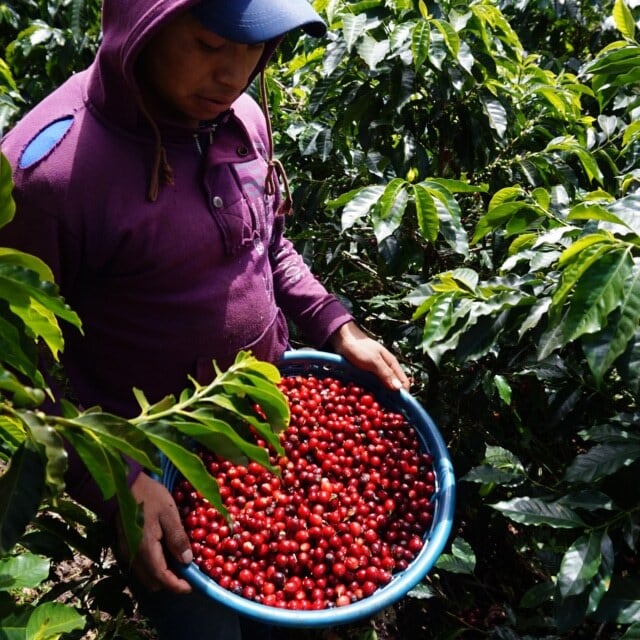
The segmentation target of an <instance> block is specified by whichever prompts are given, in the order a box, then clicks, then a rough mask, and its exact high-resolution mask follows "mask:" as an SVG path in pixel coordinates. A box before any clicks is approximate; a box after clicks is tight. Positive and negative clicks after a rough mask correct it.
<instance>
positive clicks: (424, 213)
mask: <svg viewBox="0 0 640 640" xmlns="http://www.w3.org/2000/svg"><path fill="white" fill-rule="evenodd" d="M413 198H414V204H415V207H416V217H417V219H418V227H419V229H420V233H421V234H422V237H423V238H424V239H425V240H429V241H430V242H435V241H436V239H437V237H438V229H439V227H440V220H439V218H438V211H437V209H436V205H435V203H434V198H433V196H432V195H431V192H430V191H429V190H428V189H425V188H424V186H423V185H421V184H417V185H413Z"/></svg>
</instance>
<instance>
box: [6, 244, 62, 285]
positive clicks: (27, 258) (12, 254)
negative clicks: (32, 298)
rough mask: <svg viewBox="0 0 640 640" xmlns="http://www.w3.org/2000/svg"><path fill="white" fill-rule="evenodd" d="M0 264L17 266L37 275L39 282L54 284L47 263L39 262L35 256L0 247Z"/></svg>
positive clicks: (51, 272)
mask: <svg viewBox="0 0 640 640" xmlns="http://www.w3.org/2000/svg"><path fill="white" fill-rule="evenodd" d="M0 264H3V265H12V266H13V265H18V266H20V267H24V268H25V269H28V270H29V271H34V272H35V273H37V274H38V277H39V278H40V280H46V281H48V282H54V276H53V271H51V269H50V268H49V266H48V265H47V263H46V262H43V261H42V260H40V258H38V257H37V256H33V255H31V254H29V253H24V252H23V251H18V250H17V249H8V248H6V247H0Z"/></svg>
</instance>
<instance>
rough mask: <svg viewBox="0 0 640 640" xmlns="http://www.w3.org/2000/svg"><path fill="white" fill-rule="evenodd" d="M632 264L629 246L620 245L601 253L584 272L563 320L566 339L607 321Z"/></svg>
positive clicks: (621, 296)
mask: <svg viewBox="0 0 640 640" xmlns="http://www.w3.org/2000/svg"><path fill="white" fill-rule="evenodd" d="M632 266H633V263H632V260H631V256H630V251H629V249H628V248H626V249H623V248H622V247H621V248H620V250H617V251H609V252H608V253H606V254H604V255H603V256H602V257H601V258H600V259H599V260H598V261H597V262H594V263H592V265H591V266H590V267H589V269H587V270H586V271H585V272H584V273H583V275H582V277H581V278H580V280H578V281H577V282H576V285H575V288H574V291H573V295H571V297H570V299H569V309H568V311H567V314H566V316H565V318H564V321H563V329H562V330H563V335H564V339H565V341H566V342H567V343H568V342H571V341H573V340H576V339H577V338H579V337H580V336H582V335H584V334H586V333H595V332H596V331H599V330H601V329H602V328H603V327H604V326H605V325H606V323H607V318H608V316H609V314H610V313H611V312H612V311H614V310H615V309H618V307H619V305H620V301H621V300H622V299H623V297H624V292H625V282H628V281H629V278H630V275H631V273H632ZM636 320H637V318H636Z"/></svg>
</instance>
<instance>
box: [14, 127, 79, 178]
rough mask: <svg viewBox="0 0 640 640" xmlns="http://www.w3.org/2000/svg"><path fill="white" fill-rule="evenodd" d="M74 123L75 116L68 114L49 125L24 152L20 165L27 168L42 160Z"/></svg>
mask: <svg viewBox="0 0 640 640" xmlns="http://www.w3.org/2000/svg"><path fill="white" fill-rule="evenodd" d="M72 124H73V116H67V117H66V118H62V119H60V120H56V121H55V122H52V123H51V124H49V125H47V126H46V127H45V128H44V129H42V131H40V133H38V135H37V136H36V137H35V138H34V139H33V140H32V141H31V142H30V143H29V144H28V145H27V147H26V149H25V150H24V151H23V152H22V155H21V156H20V162H19V163H18V166H19V167H20V168H21V169H27V168H28V167H30V166H31V165H33V164H35V163H36V162H38V161H39V160H42V158H44V157H45V156H46V155H47V154H48V153H49V152H50V151H51V150H52V149H53V148H54V147H55V146H56V145H57V144H58V142H60V140H62V138H64V136H65V134H66V133H67V131H69V129H70V128H71V125H72Z"/></svg>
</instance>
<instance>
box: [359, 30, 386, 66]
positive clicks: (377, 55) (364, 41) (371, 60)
mask: <svg viewBox="0 0 640 640" xmlns="http://www.w3.org/2000/svg"><path fill="white" fill-rule="evenodd" d="M357 49H358V54H359V55H360V57H361V58H362V59H363V60H364V61H365V62H366V63H367V67H369V69H370V70H371V71H373V70H374V69H375V68H376V67H377V66H378V64H379V63H380V62H382V61H383V60H384V59H385V58H386V57H387V56H388V55H389V41H388V40H381V41H378V40H376V39H375V38H372V37H371V36H369V35H367V34H364V35H363V36H362V38H361V39H360V42H359V43H358V46H357Z"/></svg>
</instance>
